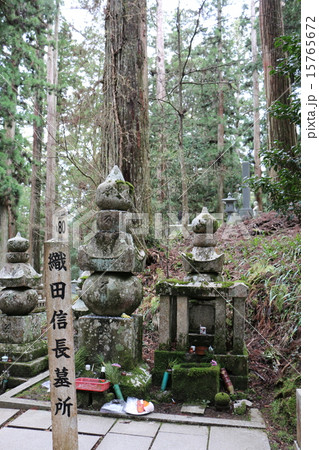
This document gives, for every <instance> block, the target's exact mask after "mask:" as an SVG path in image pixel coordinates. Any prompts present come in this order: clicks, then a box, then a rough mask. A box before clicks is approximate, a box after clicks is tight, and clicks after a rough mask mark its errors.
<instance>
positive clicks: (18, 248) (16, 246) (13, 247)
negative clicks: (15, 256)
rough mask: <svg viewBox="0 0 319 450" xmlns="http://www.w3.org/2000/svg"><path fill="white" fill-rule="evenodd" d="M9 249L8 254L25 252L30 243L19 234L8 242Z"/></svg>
mask: <svg viewBox="0 0 319 450" xmlns="http://www.w3.org/2000/svg"><path fill="white" fill-rule="evenodd" d="M7 248H8V252H25V251H27V250H28V248H29V241H28V239H25V238H23V237H22V236H21V234H20V233H17V235H16V236H15V237H14V238H11V239H9V240H8V244H7Z"/></svg>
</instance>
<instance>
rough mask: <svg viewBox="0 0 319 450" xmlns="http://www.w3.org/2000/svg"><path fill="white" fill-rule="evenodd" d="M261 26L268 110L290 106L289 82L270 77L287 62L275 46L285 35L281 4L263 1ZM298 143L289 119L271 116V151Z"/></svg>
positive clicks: (285, 78)
mask: <svg viewBox="0 0 319 450" xmlns="http://www.w3.org/2000/svg"><path fill="white" fill-rule="evenodd" d="M259 25H260V35H261V44H262V54H263V66H264V79H265V90H266V100H267V108H268V109H269V108H271V107H272V106H273V104H274V103H275V102H276V101H278V100H279V101H280V102H281V103H282V104H284V105H285V104H286V105H290V94H291V91H290V80H289V78H288V77H283V76H281V75H280V74H278V73H274V74H273V75H271V71H272V69H274V68H275V67H276V66H277V64H278V62H279V61H281V60H282V59H283V58H284V56H285V55H284V52H283V50H282V47H278V46H277V47H276V46H275V39H276V38H278V37H280V36H283V35H284V26H283V18H282V10H281V0H260V4H259ZM296 143H297V137H296V128H295V125H294V124H293V123H291V121H290V120H289V119H284V118H280V119H279V118H277V117H275V116H274V115H272V114H268V147H269V149H271V148H278V147H282V146H283V147H284V148H286V149H290V148H292V147H294V146H295V145H296Z"/></svg>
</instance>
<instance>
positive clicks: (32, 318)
mask: <svg viewBox="0 0 319 450" xmlns="http://www.w3.org/2000/svg"><path fill="white" fill-rule="evenodd" d="M45 324H46V313H45V312H43V313H31V314H28V315H27V316H7V315H5V314H1V315H0V342H1V343H10V344H24V343H29V342H33V341H35V340H36V339H38V338H39V337H40V336H41V328H42V327H43V326H44V325H45Z"/></svg>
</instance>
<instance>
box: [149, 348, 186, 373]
mask: <svg viewBox="0 0 319 450" xmlns="http://www.w3.org/2000/svg"><path fill="white" fill-rule="evenodd" d="M184 357H185V352H178V351H174V352H170V351H167V350H155V353H154V370H155V372H160V373H162V374H163V373H164V372H165V370H166V369H167V368H168V367H169V366H170V365H171V364H170V363H171V361H175V362H176V363H182V362H184Z"/></svg>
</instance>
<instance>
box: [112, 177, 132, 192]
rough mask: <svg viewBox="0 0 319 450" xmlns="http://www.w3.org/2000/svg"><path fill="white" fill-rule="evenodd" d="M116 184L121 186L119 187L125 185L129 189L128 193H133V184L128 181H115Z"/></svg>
mask: <svg viewBox="0 0 319 450" xmlns="http://www.w3.org/2000/svg"><path fill="white" fill-rule="evenodd" d="M115 183H116V184H121V185H126V186H128V187H129V188H130V192H131V193H133V192H134V189H135V188H134V186H133V184H131V183H130V182H129V181H122V180H116V181H115Z"/></svg>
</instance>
